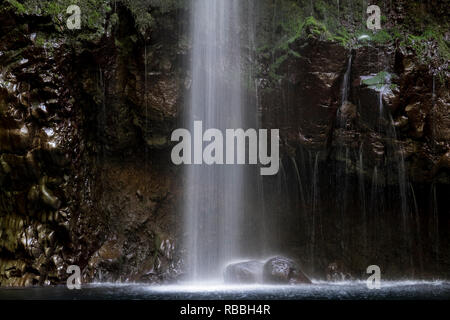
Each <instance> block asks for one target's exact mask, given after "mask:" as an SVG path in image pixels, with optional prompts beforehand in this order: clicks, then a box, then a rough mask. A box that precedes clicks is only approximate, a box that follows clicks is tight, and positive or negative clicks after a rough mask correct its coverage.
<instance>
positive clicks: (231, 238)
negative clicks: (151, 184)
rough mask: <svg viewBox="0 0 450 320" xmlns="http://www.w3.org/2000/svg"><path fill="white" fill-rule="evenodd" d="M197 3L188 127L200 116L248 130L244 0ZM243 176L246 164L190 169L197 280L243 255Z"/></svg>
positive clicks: (188, 211)
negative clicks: (244, 91) (243, 89)
mask: <svg viewBox="0 0 450 320" xmlns="http://www.w3.org/2000/svg"><path fill="white" fill-rule="evenodd" d="M192 3H193V4H192V10H191V23H192V25H191V30H192V41H193V49H192V59H191V72H192V95H191V99H190V111H189V113H188V115H187V119H186V120H187V121H186V122H187V123H186V126H187V127H188V128H191V132H194V130H193V129H192V126H193V122H194V121H198V120H200V121H202V122H203V129H204V130H206V129H210V128H215V129H220V130H222V132H224V130H225V129H227V128H243V127H245V125H244V120H243V119H244V117H243V112H242V92H241V87H242V85H241V53H240V38H239V27H240V5H239V1H237V0H214V1H211V0H196V1H193V2H192ZM194 152H195V150H194ZM243 180H244V174H243V168H242V166H234V165H227V166H220V165H216V166H214V165H213V166H206V165H191V166H188V168H187V169H186V194H185V207H184V214H185V217H186V233H187V238H188V240H187V243H188V245H187V252H188V256H187V264H188V266H187V267H188V269H189V274H190V277H191V279H192V280H195V281H200V280H215V279H220V278H221V277H222V270H223V267H224V265H225V264H226V263H227V262H229V261H231V260H233V259H237V258H238V257H239V255H240V248H239V238H240V234H241V230H240V228H241V226H242V215H243V192H244V181H243Z"/></svg>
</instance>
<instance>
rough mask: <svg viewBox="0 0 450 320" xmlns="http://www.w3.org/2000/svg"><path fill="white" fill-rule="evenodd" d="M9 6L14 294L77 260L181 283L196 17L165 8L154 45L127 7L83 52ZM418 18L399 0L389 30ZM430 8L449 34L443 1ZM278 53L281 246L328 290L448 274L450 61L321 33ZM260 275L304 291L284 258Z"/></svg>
mask: <svg viewBox="0 0 450 320" xmlns="http://www.w3.org/2000/svg"><path fill="white" fill-rule="evenodd" d="M127 2H129V3H131V2H130V1H127ZM133 2H134V1H133ZM261 2H262V1H261ZM4 3H5V1H3V2H2V3H0V11H1V14H0V285H1V286H27V285H35V284H58V283H64V281H65V279H66V278H67V273H66V269H67V266H68V265H72V264H76V265H79V266H80V267H81V269H82V271H83V278H84V281H100V280H102V281H116V280H122V281H126V280H130V281H148V282H165V281H171V280H173V279H175V278H176V277H177V275H179V274H180V273H181V272H182V271H183V270H182V269H183V268H182V267H183V264H182V259H181V254H180V253H181V252H180V251H181V250H180V243H181V242H182V240H183V239H182V236H180V234H182V233H181V232H180V229H181V226H180V221H182V219H181V218H180V217H179V216H177V210H176V200H177V199H180V198H181V197H180V194H181V191H182V190H180V189H181V187H180V185H181V183H180V181H181V177H180V175H179V171H178V170H177V169H176V168H174V167H173V166H172V165H171V161H170V143H169V141H170V134H171V132H172V130H173V129H174V128H175V127H177V126H180V124H179V123H180V122H181V121H180V119H181V114H182V111H183V110H182V104H183V103H182V101H183V98H184V95H185V94H186V92H185V91H188V90H189V87H190V79H189V75H188V74H187V73H186V71H185V69H183V67H182V62H183V61H184V60H186V57H187V55H188V51H189V45H188V44H187V43H188V41H185V37H186V35H185V34H183V33H181V34H180V32H179V30H180V29H185V30H187V28H185V27H186V26H184V25H182V24H183V23H184V22H183V21H184V20H183V19H179V17H178V16H177V12H175V11H171V10H154V12H153V11H152V14H158V12H159V14H161V15H163V16H155V20H154V21H153V22H154V23H152V24H151V27H149V28H148V29H149V30H147V31H146V32H141V30H138V29H139V28H137V27H136V21H134V20H135V17H134V15H133V13H132V12H130V10H128V9H127V8H126V7H124V6H123V5H121V4H120V3H119V2H118V3H117V9H116V11H115V12H114V15H117V16H116V18H118V21H119V23H117V24H115V25H114V27H111V25H112V23H113V19H112V17H113V15H111V16H109V15H108V19H109V20H107V22H108V23H107V25H105V26H103V25H102V28H105V29H106V30H107V31H105V35H104V36H102V37H101V38H97V39H95V40H92V39H89V38H87V39H82V40H79V39H78V40H77V39H74V38H72V37H69V36H68V35H67V34H66V33H64V32H61V30H59V29H57V27H55V26H54V23H52V20H51V17H49V16H45V15H35V16H34V15H26V14H23V13H18V12H17V11H14V10H12V9H11V7H8V8H7V9H5V7H3V5H4ZM164 3H166V1H164ZM276 3H278V2H276ZM314 3H315V4H317V6H319V3H322V2H319V1H316V2H314ZM333 3H335V2H333ZM341 4H342V3H341ZM416 4H417V2H416V1H403V0H401V1H400V0H399V1H395V4H391V6H392V10H393V11H394V12H393V13H389V23H393V22H392V21H394V22H395V21H397V20H398V21H399V22H402V20H404V19H407V17H408V15H409V16H411V14H410V12H408V11H407V10H410V9H411V8H410V7H412V8H413V9H414V7H415V6H416ZM423 5H424V6H426V7H427V10H431V12H432V13H433V14H434V15H435V16H439V15H442V16H440V17H441V18H442V17H444V18H442V19H440V20H442V21H447V20H448V19H446V18H445V17H446V16H447V15H448V14H445V13H443V12H446V10H445V9H446V7H445V4H443V3H442V4H439V2H437V1H431V2H429V3H427V4H423ZM430 6H431V8H429V7H430ZM418 8H419V9H420V8H421V7H420V6H419V7H418ZM316 9H317V8H316ZM414 10H415V9H414ZM275 11H277V10H275V8H274V10H273V11H272V10H271V11H270V12H271V13H272V12H275ZM319 11H320V10H319ZM277 12H278V11H277ZM322 13H323V12H322ZM308 14H309V13H308ZM342 16H348V14H342ZM358 16H359V15H358ZM272 18H273V17H272V16H271V19H272ZM271 21H272V20H271ZM287 24H288V23H287ZM287 24H286V25H287ZM270 25H272V24H271V23H270ZM266 27H267V25H266ZM269 29H270V28H269ZM276 31H277V30H275V32H276ZM312 32H313V33H314V30H313V31H312ZM446 38H447V40H448V35H447V36H446ZM280 39H281V37H280ZM280 48H281V49H280ZM280 48H279V49H277V50H275V51H274V52H275V55H274V56H270V57H269V58H268V57H264V56H263V55H261V56H258V54H255V57H254V58H255V60H256V61H255V63H257V64H258V67H259V68H258V69H260V70H261V72H259V73H258V81H257V92H255V97H256V100H257V102H258V110H260V114H258V116H260V119H261V126H262V127H263V128H268V129H270V128H276V129H280V133H281V136H280V139H281V156H282V159H281V168H280V173H279V175H277V176H275V177H265V178H264V179H263V181H262V187H261V188H260V189H261V190H263V198H262V199H259V201H261V202H262V203H263V207H264V212H265V219H267V221H265V223H266V224H267V225H268V226H271V227H273V228H272V229H271V230H270V233H271V234H270V235H273V238H274V239H276V240H273V239H272V240H271V241H270V245H271V246H273V248H271V249H280V248H282V249H286V250H289V251H290V252H289V253H288V254H289V256H292V257H302V263H303V264H302V266H304V267H305V271H307V273H308V274H310V275H314V276H319V277H322V278H326V275H327V273H329V274H330V279H331V280H333V279H338V278H339V277H340V276H341V275H342V273H344V274H346V273H347V270H346V272H343V271H340V269H339V268H338V269H337V270H338V271H336V270H335V268H334V266H333V265H332V264H331V265H330V263H332V262H333V261H342V262H343V264H345V265H346V266H348V269H349V271H351V273H352V274H353V275H360V274H361V273H364V272H365V270H366V268H367V266H369V265H371V264H374V263H375V264H378V265H379V266H380V267H381V269H382V272H383V274H386V275H389V276H390V277H392V278H400V277H401V278H404V277H407V276H409V277H420V278H423V277H442V278H449V277H450V273H449V272H450V271H449V268H448V266H449V265H450V253H449V251H448V250H446V248H448V247H449V246H450V239H449V236H448V230H447V229H448V228H447V227H448V225H449V224H450V218H449V215H448V212H450V207H449V202H448V195H449V194H450V112H449V110H450V93H449V90H448V76H449V74H448V70H447V69H448V61H447V62H446V63H440V62H439V61H438V60H436V59H435V58H434V57H435V56H436V52H435V49H436V48H435V45H434V44H433V43H432V42H431V41H430V43H429V45H427V48H426V49H427V50H428V51H429V52H428V53H427V55H428V57H429V58H430V59H431V62H430V63H425V62H424V61H421V60H420V59H419V52H418V51H421V50H419V49H421V48H415V47H413V46H410V47H405V46H403V47H402V46H399V45H398V44H396V43H395V42H390V43H377V42H368V43H355V45H354V48H353V49H349V48H346V47H344V46H342V45H341V44H340V43H338V42H336V41H332V40H330V39H328V40H327V39H325V38H317V37H314V36H313V37H307V38H298V39H297V38H296V39H295V40H293V41H289V42H288V44H287V45H286V47H280ZM283 50H285V51H288V52H282V51H283ZM280 58H282V59H280ZM252 59H253V57H252ZM252 59H249V60H251V61H254V60H252ZM274 61H277V62H279V63H276V70H275V71H276V74H277V77H276V78H275V79H274V77H273V75H272V74H271V72H270V71H269V70H270V69H271V68H270V66H271V65H272V64H274V63H273V62H274ZM446 68H447V69H446ZM219 69H220V68H218V70H219ZM438 71H440V73H438ZM217 72H219V71H217ZM387 75H389V77H387ZM442 75H444V76H442ZM381 89H382V90H381ZM252 116H253V115H252ZM254 118H256V117H254ZM248 208H250V209H253V206H251V205H248ZM250 209H249V210H250ZM280 217H281V218H280ZM248 220H250V221H246V222H245V223H246V224H247V225H249V227H250V228H252V227H253V225H254V221H252V219H248ZM405 235H408V236H405ZM268 236H269V235H266V234H264V235H262V236H261V241H263V240H264V238H267V237H268ZM286 243H288V244H289V248H286ZM275 252H278V251H275ZM279 252H281V251H279ZM283 252H284V251H283ZM328 266H331V269H330V268H327V267H328ZM260 268H261V264H260V263H257V262H249V263H248V264H237V265H233V266H230V267H229V269H227V271H226V274H225V276H226V278H227V279H228V280H229V281H232V282H235V281H237V282H249V283H250V282H252V283H253V282H254V281H256V280H255V279H257V277H256V274H257V273H258V272H259V271H258V270H259V269H260ZM264 270H265V271H264V274H265V277H266V279H267V280H268V281H270V282H275V283H290V282H301V283H307V282H308V280H307V278H306V277H305V276H304V274H303V273H302V272H301V270H300V269H299V268H298V265H297V264H295V262H293V261H292V260H290V259H286V258H283V257H277V258H274V259H271V260H270V261H268V262H267V263H266V264H265V265H264ZM364 275H365V274H364Z"/></svg>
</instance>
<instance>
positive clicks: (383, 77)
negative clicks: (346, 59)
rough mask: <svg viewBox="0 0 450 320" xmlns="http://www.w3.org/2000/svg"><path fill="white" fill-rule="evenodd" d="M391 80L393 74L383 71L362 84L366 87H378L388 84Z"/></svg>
mask: <svg viewBox="0 0 450 320" xmlns="http://www.w3.org/2000/svg"><path fill="white" fill-rule="evenodd" d="M390 79H391V74H390V73H389V72H386V71H381V72H379V73H377V74H376V75H375V76H373V77H371V78H367V79H364V80H363V81H362V83H363V84H365V85H366V86H378V85H385V84H388V83H389V82H390Z"/></svg>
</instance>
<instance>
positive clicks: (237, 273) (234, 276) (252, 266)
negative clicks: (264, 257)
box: [224, 261, 264, 284]
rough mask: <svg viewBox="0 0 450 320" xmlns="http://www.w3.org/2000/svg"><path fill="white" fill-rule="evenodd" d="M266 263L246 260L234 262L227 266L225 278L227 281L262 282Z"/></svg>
mask: <svg viewBox="0 0 450 320" xmlns="http://www.w3.org/2000/svg"><path fill="white" fill-rule="evenodd" d="M263 267H264V263H263V262H260V261H245V262H239V263H233V264H230V265H228V266H227V267H226V269H225V272H224V279H225V282H226V283H243V284H244V283H245V284H250V283H260V282H261V280H262V273H263Z"/></svg>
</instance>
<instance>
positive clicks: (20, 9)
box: [6, 0, 26, 14]
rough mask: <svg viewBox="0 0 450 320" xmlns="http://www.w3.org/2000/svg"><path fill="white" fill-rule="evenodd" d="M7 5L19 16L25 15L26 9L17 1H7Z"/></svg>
mask: <svg viewBox="0 0 450 320" xmlns="http://www.w3.org/2000/svg"><path fill="white" fill-rule="evenodd" d="M6 2H7V3H9V4H10V6H11V7H12V8H13V9H14V10H15V11H16V12H17V13H19V14H24V13H25V12H26V9H25V7H24V6H23V5H22V4H21V3H20V2H18V1H17V0H6Z"/></svg>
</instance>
